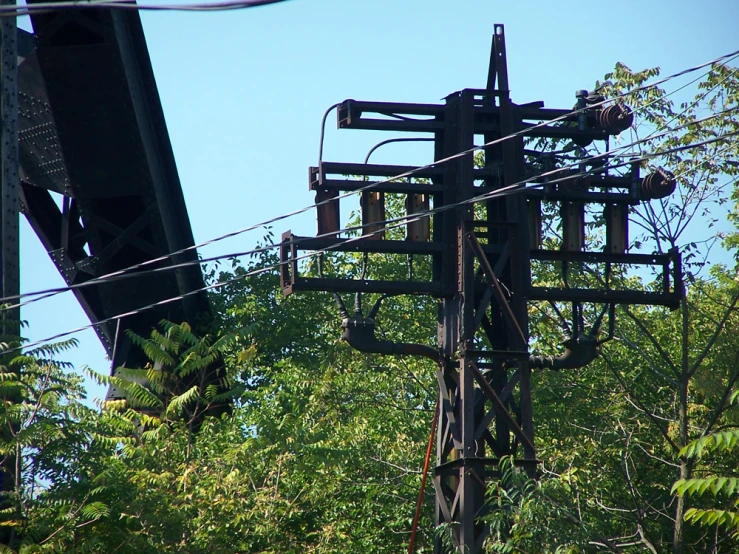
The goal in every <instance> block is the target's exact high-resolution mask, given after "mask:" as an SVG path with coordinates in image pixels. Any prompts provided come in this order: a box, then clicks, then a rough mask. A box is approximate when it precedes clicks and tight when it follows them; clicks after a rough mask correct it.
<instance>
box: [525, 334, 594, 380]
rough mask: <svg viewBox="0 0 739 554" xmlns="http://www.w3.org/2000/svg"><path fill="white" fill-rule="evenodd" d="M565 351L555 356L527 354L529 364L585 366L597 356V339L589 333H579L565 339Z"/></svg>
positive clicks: (546, 366)
mask: <svg viewBox="0 0 739 554" xmlns="http://www.w3.org/2000/svg"><path fill="white" fill-rule="evenodd" d="M564 344H565V351H564V352H563V353H562V354H561V355H560V356H557V357H554V356H529V364H530V365H531V367H532V368H536V369H545V368H548V369H553V370H554V371H559V370H560V369H577V368H580V367H585V366H586V365H588V364H589V363H590V362H592V361H593V360H595V358H597V357H598V341H597V340H596V338H595V337H592V336H590V335H580V336H579V337H577V338H574V337H573V338H570V339H568V340H567V341H565V343H564Z"/></svg>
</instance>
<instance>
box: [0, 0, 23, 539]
mask: <svg viewBox="0 0 739 554" xmlns="http://www.w3.org/2000/svg"><path fill="white" fill-rule="evenodd" d="M0 5H2V6H15V2H14V1H12V0H1V1H0ZM17 33H18V30H17V26H16V18H15V17H3V18H0V294H1V295H2V297H3V298H7V297H9V296H11V297H12V296H16V297H17V295H18V294H19V293H20V269H19V252H18V237H19V231H18V214H19V210H18V199H19V181H18V45H17V40H18V39H17ZM12 302H17V300H13V301H12ZM0 325H1V326H2V331H1V333H2V337H3V338H2V340H3V342H5V343H6V344H9V345H11V347H14V346H15V345H17V344H20V310H19V309H17V308H16V309H13V310H5V311H4V312H3V314H2V317H0ZM10 356H12V354H11V355H10ZM7 357H8V355H6V356H4V357H3V358H5V359H3V360H1V361H0V363H2V364H3V366H4V367H3V369H2V371H7V367H8V366H7V362H8V360H7ZM18 400H19V399H18V398H12V397H11V398H7V401H9V402H11V403H13V402H17V401H18ZM5 418H6V420H7V421H8V422H9V423H10V420H9V419H8V415H7V414H5ZM13 433H14V430H13V428H12V426H11V427H10V428H5V429H4V430H3V431H2V435H1V436H0V438H1V439H2V440H4V441H9V440H12V434H13ZM18 462H19V459H18V452H17V451H16V453H15V454H10V453H9V454H6V455H5V457H4V459H3V461H2V464H1V466H2V467H1V468H0V470H1V471H2V486H1V487H0V489H1V490H2V493H8V494H12V493H13V492H14V491H15V489H16V487H17V482H18V479H19V478H20V475H19V463H18ZM4 496H5V494H4ZM13 505H15V501H14V500H13V499H12V496H11V497H10V498H9V497H8V496H5V497H4V498H3V499H2V501H1V502H0V506H2V507H8V506H13ZM16 517H17V514H16ZM3 529H4V531H3V532H2V533H0V542H2V544H5V545H10V544H11V543H13V542H14V541H15V536H16V535H15V531H14V528H13V527H12V526H5V527H3Z"/></svg>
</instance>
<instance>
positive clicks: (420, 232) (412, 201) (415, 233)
mask: <svg viewBox="0 0 739 554" xmlns="http://www.w3.org/2000/svg"><path fill="white" fill-rule="evenodd" d="M405 210H406V213H407V214H408V215H409V216H412V215H413V214H417V213H420V212H427V211H428V210H429V195H428V194H409V195H408V196H407V197H406V199H405ZM407 228H408V231H407V234H406V240H414V241H418V242H428V241H430V240H431V222H430V221H429V216H426V217H422V218H421V219H419V220H417V221H409V222H408V225H407Z"/></svg>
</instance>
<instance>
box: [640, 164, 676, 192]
mask: <svg viewBox="0 0 739 554" xmlns="http://www.w3.org/2000/svg"><path fill="white" fill-rule="evenodd" d="M676 186H677V180H676V179H675V176H674V175H673V174H672V173H670V172H669V171H667V170H666V169H663V168H661V167H660V168H657V171H655V172H654V173H650V174H649V175H647V176H646V177H644V179H642V182H641V196H642V198H647V199H650V200H656V199H658V198H666V197H667V196H670V195H671V194H672V193H673V192H675V187H676Z"/></svg>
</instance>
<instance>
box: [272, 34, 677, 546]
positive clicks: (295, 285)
mask: <svg viewBox="0 0 739 554" xmlns="http://www.w3.org/2000/svg"><path fill="white" fill-rule="evenodd" d="M583 93H584V94H583ZM603 100H605V99H603ZM577 102H578V103H577V105H576V108H577V109H576V110H574V111H573V110H556V109H546V108H544V103H543V102H534V103H530V104H521V105H519V104H515V103H513V102H512V101H511V99H510V97H509V87H508V71H507V62H506V49H505V31H504V28H503V25H495V32H494V34H493V40H492V49H491V56H490V65H489V71H488V79H487V85H486V87H485V88H484V89H464V90H461V91H458V92H455V93H452V94H450V95H448V96H447V97H446V98H445V102H444V104H408V103H392V102H359V101H355V100H346V101H344V102H343V103H341V104H340V105H339V107H338V126H339V127H340V128H349V129H370V130H377V131H391V132H403V133H421V134H431V135H432V136H433V142H434V160H435V163H434V164H432V165H430V166H426V167H423V168H420V169H419V168H412V167H407V166H389V165H373V164H367V163H364V164H347V163H331V162H324V161H323V160H319V165H318V166H317V167H312V168H311V169H310V188H311V189H312V190H314V191H316V202H317V203H318V206H317V210H318V211H317V214H318V237H316V238H306V237H296V236H294V235H292V233H290V232H289V231H288V232H286V233H284V234H283V236H282V243H281V262H282V265H281V284H282V287H283V291H284V292H285V294H291V293H293V292H297V291H307V290H313V291H329V292H333V293H334V294H335V297H336V299H337V303H338V305H339V311H340V314H341V317H342V327H343V338H344V339H345V340H346V341H347V342H348V343H349V344H350V345H351V346H352V347H354V348H356V349H357V350H360V351H363V352H374V353H380V354H394V355H421V356H426V357H429V358H431V359H433V360H434V361H435V362H437V370H436V378H437V382H438V385H439V406H440V410H439V413H440V417H439V424H438V427H437V435H436V467H435V468H434V475H433V484H434V491H435V499H436V500H435V522H436V525H437V527H438V528H443V529H445V530H444V531H442V532H441V533H437V538H436V544H435V552H436V553H439V554H441V553H451V552H459V553H468V554H476V553H479V552H482V551H483V544H484V541H485V539H486V538H487V537H488V535H489V528H488V526H487V525H486V524H485V521H484V516H485V515H486V513H488V510H489V507H488V505H487V504H486V502H485V491H486V484H487V483H489V482H490V481H491V480H494V479H497V478H498V477H499V464H500V460H501V459H502V458H504V457H512V458H513V463H514V464H515V465H516V466H517V467H519V468H520V469H521V470H523V471H525V472H526V473H527V474H528V475H529V476H531V477H536V472H537V469H536V467H537V460H536V451H535V443H534V425H533V408H532V398H531V369H532V368H539V369H544V368H550V369H555V370H558V369H572V368H578V367H582V366H584V365H586V364H587V363H589V362H591V361H592V360H593V359H595V357H596V356H597V346H598V345H599V339H598V334H599V328H600V326H601V323H602V322H603V321H604V317H605V316H606V314H607V315H608V326H609V334H612V332H613V325H614V320H615V312H614V307H615V305H616V304H617V303H627V304H661V305H668V306H676V305H677V303H678V301H679V298H680V296H681V294H682V290H681V286H680V283H681V280H680V277H679V256H678V255H677V253H675V252H671V253H669V254H665V255H643V254H631V253H628V252H627V250H628V219H627V217H628V208H629V206H632V205H636V204H638V203H639V202H641V201H644V200H648V199H650V198H658V197H663V196H665V195H667V194H670V193H671V192H672V190H674V187H675V181H674V178H672V177H671V176H670V175H669V174H667V173H666V172H661V173H660V172H658V173H655V174H652V175H649V176H648V177H646V178H644V179H642V178H641V177H640V175H639V167H638V165H636V164H634V165H633V166H632V167H631V169H630V171H628V172H627V173H626V174H623V175H609V174H608V171H607V170H606V169H604V165H607V163H608V158H607V157H606V158H605V160H604V159H599V160H595V161H593V160H587V159H583V160H582V162H581V163H579V164H576V167H574V168H566V167H561V165H562V160H561V159H558V158H556V156H555V155H554V154H555V152H543V151H532V150H526V148H525V142H524V141H525V139H532V138H533V139H536V138H542V139H554V140H568V141H572V142H573V143H575V144H577V145H579V146H586V145H588V144H590V143H591V142H593V141H594V140H600V141H605V142H606V144H608V139H609V137H610V136H611V135H615V134H618V133H620V132H621V131H623V130H625V129H627V128H628V127H629V126H630V124H631V122H632V121H633V116H632V114H631V111H630V110H629V108H628V107H626V106H625V105H624V104H622V103H620V102H617V103H614V104H612V105H609V106H606V105H604V104H603V103H601V98H600V97H598V96H597V95H594V94H591V93H588V91H579V92H578V95H577ZM388 116H390V117H388ZM552 120H557V121H562V122H563V123H562V124H561V125H542V122H551V121H552ZM478 137H483V140H484V144H485V147H484V148H483V152H484V163H483V164H482V166H481V167H477V166H476V165H475V160H474V150H475V146H474V145H475V144H476V142H475V141H476V138H478ZM558 164H559V165H558ZM346 175H352V176H358V177H359V178H356V179H355V178H347V177H346ZM339 176H341V177H339ZM398 176H402V178H399V177H398ZM408 176H412V177H415V178H421V179H423V181H422V182H412V181H411V180H409V179H407V178H406V177H408ZM342 191H361V195H362V199H361V206H362V223H363V230H362V233H363V237H362V238H361V240H357V239H356V238H355V239H346V238H340V237H339V232H340V210H339V200H340V199H339V193H340V192H342ZM386 194H400V195H404V196H405V205H406V208H407V215H408V217H409V218H410V219H409V220H408V223H407V225H406V229H407V230H406V240H386V239H385V236H384V235H385V233H384V230H385V227H386V225H387V222H386V221H385V219H386V216H385V210H384V197H385V195H386ZM431 197H433V204H432V203H431V202H430V198H431ZM543 200H546V201H549V202H552V203H555V204H557V205H559V207H560V209H559V219H560V221H559V224H560V226H561V229H562V237H561V239H560V240H559V245H558V247H557V248H554V249H552V248H551V247H550V248H549V249H548V248H546V247H547V244H544V242H543V241H542V225H541V220H542V201H543ZM586 205H588V206H591V209H592V206H594V205H601V206H602V208H603V214H604V220H605V231H606V236H607V240H606V246H605V248H604V249H603V250H602V251H587V250H585V246H586V236H585V235H586V210H585V206H586ZM426 213H427V214H428V215H424V214H426ZM301 250H306V251H310V250H313V251H315V250H328V251H336V252H361V253H363V254H365V255H368V254H369V253H376V252H381V253H385V254H397V255H403V254H405V255H406V256H409V257H414V256H416V257H417V256H427V257H430V258H431V259H432V268H433V269H432V275H431V276H430V279H429V280H416V279H409V280H404V281H390V280H371V279H365V278H364V276H362V278H360V279H337V278H325V277H323V276H319V277H308V276H303V275H301V271H300V270H301V267H300V265H299V263H298V262H299V258H300V255H299V252H300V251H301ZM532 260H536V263H537V264H553V267H555V268H557V267H560V268H561V280H560V282H559V283H558V284H556V285H555V286H548V287H541V286H535V285H534V284H532ZM583 264H590V265H592V266H594V267H597V268H599V271H601V272H602V273H603V275H605V279H604V280H603V282H602V283H601V284H599V285H598V286H597V287H595V288H592V287H591V288H588V287H584V286H582V284H581V283H580V282H579V281H577V279H575V274H576V273H577V272H578V268H579V267H581V266H582V265H583ZM619 264H642V265H645V266H653V267H654V266H656V267H661V268H662V270H663V276H664V279H663V287H662V289H661V290H660V291H657V292H641V291H632V290H620V289H617V288H615V287H614V286H613V285H612V283H611V282H610V280H609V276H610V274H611V271H612V268H613V267H614V266H618V265H619ZM346 292H354V293H357V294H358V295H361V294H367V293H380V294H383V295H394V294H430V295H432V296H435V297H437V298H438V299H439V306H440V307H439V324H438V340H437V345H436V348H434V347H431V346H428V345H417V344H406V343H391V342H389V341H381V340H378V339H376V338H375V323H374V319H375V317H376V315H377V313H378V311H379V308H380V302H381V301H382V297H381V298H380V300H378V301H377V302H376V303H375V305H374V306H373V308H372V309H371V310H370V312H369V314H368V316H367V317H365V316H364V315H363V314H362V311H361V304H360V303H359V302H357V306H358V309H357V310H356V311H355V313H354V315H349V313H348V312H347V310H346V308H345V306H344V304H343V300H342V299H341V296H340V294H341V293H346ZM358 298H359V296H358ZM537 301H539V302H541V301H544V302H553V303H556V302H559V303H567V304H568V306H570V309H571V313H572V325H571V328H570V331H571V336H570V338H569V339H568V341H567V342H566V344H565V346H566V348H565V351H564V353H563V354H562V355H560V356H557V357H547V358H544V357H540V356H531V355H530V354H529V349H528V343H529V336H528V333H529V330H528V311H527V310H528V306H529V304H530V303H531V302H537ZM584 303H592V304H595V305H600V306H601V309H600V315H599V316H598V317H597V318H596V320H595V321H594V322H591V325H590V328H589V329H588V332H586V330H585V321H584V317H583V309H582V306H583V304H584ZM444 533H446V537H444Z"/></svg>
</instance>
